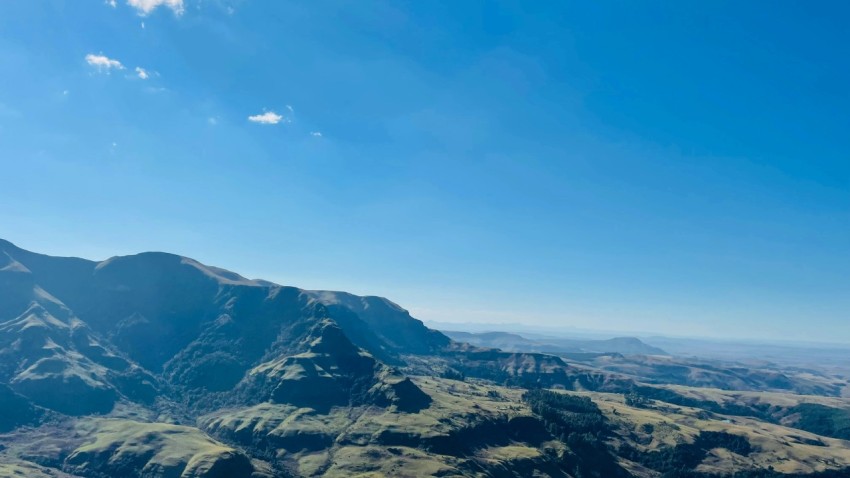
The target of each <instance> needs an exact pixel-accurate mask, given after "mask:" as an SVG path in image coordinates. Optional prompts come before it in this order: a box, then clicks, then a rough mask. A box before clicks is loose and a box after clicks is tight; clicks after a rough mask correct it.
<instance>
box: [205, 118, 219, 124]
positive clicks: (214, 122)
mask: <svg viewBox="0 0 850 478" xmlns="http://www.w3.org/2000/svg"><path fill="white" fill-rule="evenodd" d="M207 123H209V124H211V125H213V126H215V125H217V124H218V118H216V117H215V116H210V117H209V118H207Z"/></svg>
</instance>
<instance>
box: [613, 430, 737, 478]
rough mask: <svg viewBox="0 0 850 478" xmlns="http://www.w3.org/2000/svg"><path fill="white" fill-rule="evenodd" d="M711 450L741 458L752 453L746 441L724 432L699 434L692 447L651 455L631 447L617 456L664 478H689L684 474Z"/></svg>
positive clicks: (669, 448)
mask: <svg viewBox="0 0 850 478" xmlns="http://www.w3.org/2000/svg"><path fill="white" fill-rule="evenodd" d="M713 448H725V449H727V450H729V451H731V452H733V453H737V454H739V455H743V456H747V455H749V454H750V453H752V451H753V448H752V445H750V442H749V440H747V438H746V437H743V436H741V435H734V434H731V433H726V432H708V431H704V432H700V434H699V436H697V438H696V440H694V442H693V443H682V444H679V445H676V446H673V447H668V448H662V449H661V450H657V451H651V452H641V451H638V450H637V449H635V448H633V447H631V446H623V447H621V448H620V455H622V456H623V457H624V458H626V459H628V460H631V461H635V462H638V463H640V464H642V465H644V466H646V467H647V468H652V469H653V470H656V471H660V472H662V473H664V474H665V475H664V477H665V478H674V477H675V478H679V477H687V476H691V475H688V474H687V473H688V472H691V471H693V469H694V468H696V467H697V466H698V465H699V464H700V463H702V461H703V460H704V459H705V457H706V455H707V454H708V452H709V450H711V449H713ZM693 476H700V475H693Z"/></svg>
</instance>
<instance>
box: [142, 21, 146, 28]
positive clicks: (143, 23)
mask: <svg viewBox="0 0 850 478" xmlns="http://www.w3.org/2000/svg"><path fill="white" fill-rule="evenodd" d="M144 29H145V22H142V30H144Z"/></svg>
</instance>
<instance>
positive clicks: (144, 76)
mask: <svg viewBox="0 0 850 478" xmlns="http://www.w3.org/2000/svg"><path fill="white" fill-rule="evenodd" d="M136 75H138V77H139V78H141V79H143V80H147V79H148V78H150V77H151V75H150V73H148V71H147V70H145V69H144V68H142V67H140V66H137V67H136Z"/></svg>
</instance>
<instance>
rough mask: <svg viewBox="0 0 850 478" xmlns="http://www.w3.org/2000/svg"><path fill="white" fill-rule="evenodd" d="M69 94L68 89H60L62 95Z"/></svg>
mask: <svg viewBox="0 0 850 478" xmlns="http://www.w3.org/2000/svg"><path fill="white" fill-rule="evenodd" d="M69 94H71V92H70V91H68V90H62V96H68V95H69Z"/></svg>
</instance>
